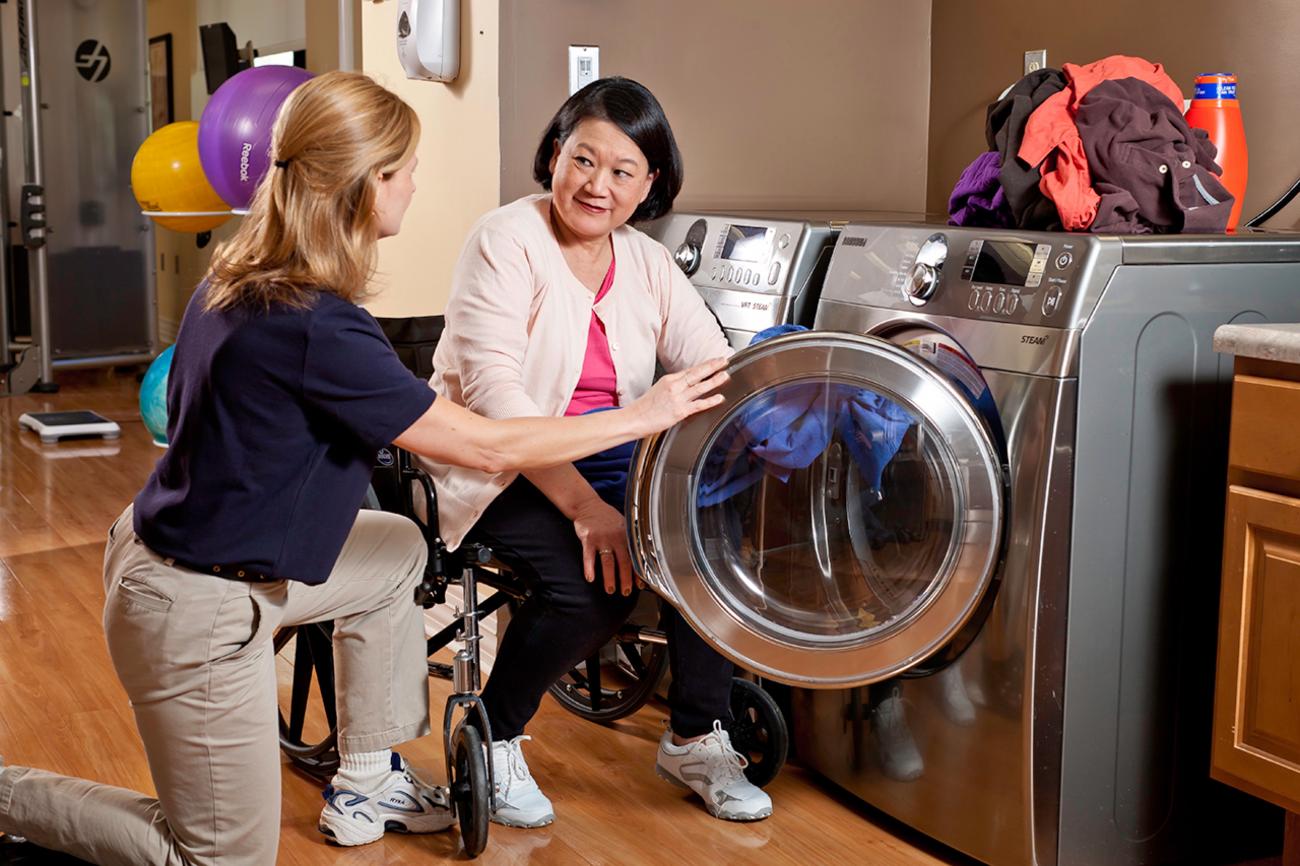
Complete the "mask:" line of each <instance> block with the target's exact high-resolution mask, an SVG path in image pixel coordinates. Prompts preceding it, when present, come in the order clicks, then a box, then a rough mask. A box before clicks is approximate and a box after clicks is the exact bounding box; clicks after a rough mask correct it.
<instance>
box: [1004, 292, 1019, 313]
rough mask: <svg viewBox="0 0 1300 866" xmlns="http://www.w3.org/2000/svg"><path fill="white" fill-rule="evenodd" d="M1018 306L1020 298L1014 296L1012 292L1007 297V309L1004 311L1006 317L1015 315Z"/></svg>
mask: <svg viewBox="0 0 1300 866" xmlns="http://www.w3.org/2000/svg"><path fill="white" fill-rule="evenodd" d="M1019 306H1020V296H1019V295H1017V294H1015V293H1014V292H1012V293H1011V294H1009V295H1007V309H1006V314H1007V315H1008V316H1010V315H1012V314H1013V313H1015V311H1016V308H1017V307H1019Z"/></svg>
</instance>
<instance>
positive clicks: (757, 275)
mask: <svg viewBox="0 0 1300 866" xmlns="http://www.w3.org/2000/svg"><path fill="white" fill-rule="evenodd" d="M762 282H763V274H762V273H761V272H759V271H754V276H752V277H750V283H749V284H750V285H751V286H757V285H759V284H761V283H762Z"/></svg>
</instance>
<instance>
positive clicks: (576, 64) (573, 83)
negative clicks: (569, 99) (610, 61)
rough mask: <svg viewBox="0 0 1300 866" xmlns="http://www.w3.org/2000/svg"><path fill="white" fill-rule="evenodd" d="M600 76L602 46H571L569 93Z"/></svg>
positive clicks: (576, 90)
mask: <svg viewBox="0 0 1300 866" xmlns="http://www.w3.org/2000/svg"><path fill="white" fill-rule="evenodd" d="M599 77H600V46H598V45H570V46H569V95H570V96H572V95H573V94H575V93H577V92H578V91H579V90H581V89H582V88H584V87H586V86H587V85H588V84H590V83H591V82H593V81H595V80H596V79H597V78H599Z"/></svg>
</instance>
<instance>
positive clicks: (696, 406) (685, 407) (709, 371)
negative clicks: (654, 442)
mask: <svg viewBox="0 0 1300 866" xmlns="http://www.w3.org/2000/svg"><path fill="white" fill-rule="evenodd" d="M727 363H728V360H727V359H726V358H714V359H713V360H711V361H705V362H704V363H702V364H696V365H695V366H694V367H691V368H690V369H687V370H682V371H681V372H678V373H670V374H669V375H667V376H663V377H661V378H660V379H659V381H658V382H655V384H654V387H652V388H651V389H650V390H649V391H647V392H645V394H643V395H641V396H640V397H638V398H637V399H636V400H633V401H632V402H631V403H629V404H628V406H627V408H626V409H625V410H624V411H625V412H631V413H633V414H634V416H635V418H636V427H637V429H638V430H639V431H640V432H639V434H638V437H637V438H641V437H643V436H651V435H653V434H655V433H658V432H660V431H661V430H667V429H668V428H669V427H672V426H673V425H674V424H676V423H677V422H679V421H683V420H685V419H686V418H689V417H690V416H692V415H694V414H695V413H696V412H703V411H704V410H706V409H712V408H713V407H714V406H717V405H718V404H719V403H721V402H722V401H723V399H724V398H723V396H722V395H721V394H715V393H713V392H715V391H717V389H719V388H721V387H722V386H723V385H725V384H727V381H728V380H729V379H730V378H731V377H730V376H728V375H727Z"/></svg>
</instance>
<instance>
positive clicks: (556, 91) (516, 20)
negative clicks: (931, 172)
mask: <svg viewBox="0 0 1300 866" xmlns="http://www.w3.org/2000/svg"><path fill="white" fill-rule="evenodd" d="M501 31H502V32H501V158H502V173H501V177H502V181H501V196H502V200H503V201H508V200H512V199H514V198H516V197H518V196H520V195H523V194H525V193H529V192H534V191H536V186H535V184H534V183H533V181H532V177H531V166H532V155H533V152H534V150H535V148H536V146H537V140H538V136H540V135H541V133H542V131H543V130H544V129H545V127H546V124H547V122H548V121H549V120H550V118H551V116H552V115H553V114H554V112H555V110H556V109H557V108H559V106H560V104H561V103H562V102H563V101H564V100H565V98H566V97H567V96H568V73H567V63H568V46H569V45H570V44H594V45H599V46H600V72H601V74H602V75H606V76H608V75H625V76H628V77H631V78H635V79H637V80H639V81H641V83H643V84H645V85H646V86H647V87H649V88H650V89H651V90H652V91H653V92H654V93H655V95H656V96H657V97H658V98H659V100H660V102H662V103H663V106H664V109H665V111H666V112H667V114H668V118H669V120H670V121H671V123H672V125H673V130H674V132H675V134H676V136H677V139H678V144H679V145H680V147H681V149H682V154H683V156H684V158H685V161H686V185H685V188H684V189H683V191H682V195H681V197H680V198H679V199H678V206H679V207H687V208H689V207H731V208H769V209H852V210H861V209H883V210H916V209H919V208H920V207H921V206H922V205H923V203H924V200H925V171H926V168H925V161H926V145H925V142H926V132H927V125H928V122H929V107H928V99H929V92H930V86H929V70H930V51H929V44H930V3H929V2H928V0H924V2H921V0H910V2H900V0H816V2H800V3H791V2H789V0H707V2H705V0H655V2H645V0H546V2H541V0H501Z"/></svg>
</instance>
